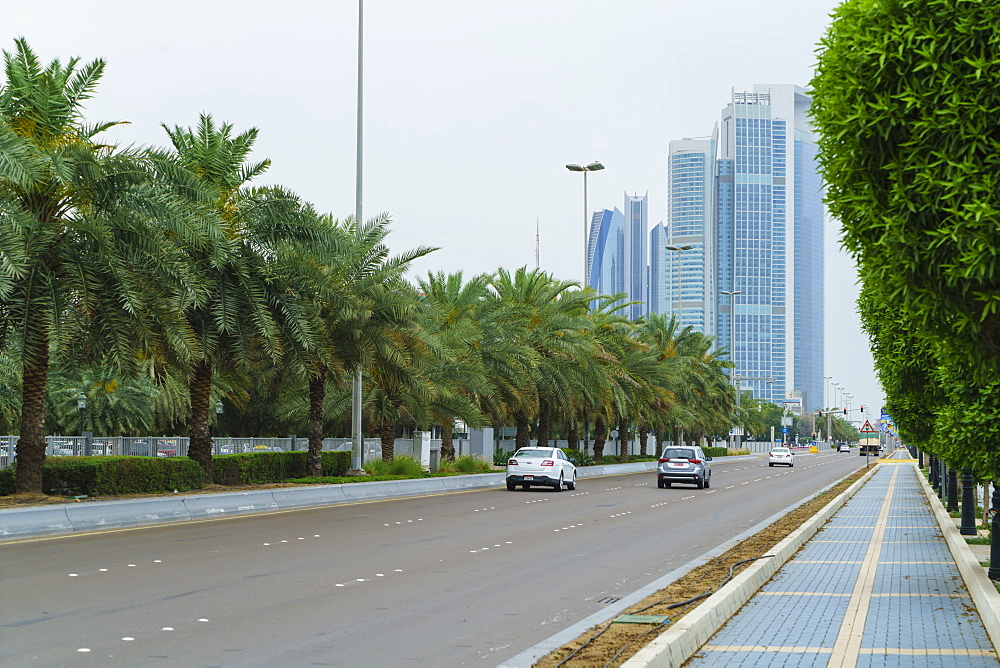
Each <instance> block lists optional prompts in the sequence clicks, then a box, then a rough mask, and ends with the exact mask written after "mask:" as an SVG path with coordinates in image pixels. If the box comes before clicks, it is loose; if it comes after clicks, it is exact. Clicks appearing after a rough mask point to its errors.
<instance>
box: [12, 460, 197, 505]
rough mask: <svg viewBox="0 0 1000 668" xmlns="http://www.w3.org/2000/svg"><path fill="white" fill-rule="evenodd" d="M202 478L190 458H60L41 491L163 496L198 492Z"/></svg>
mask: <svg viewBox="0 0 1000 668" xmlns="http://www.w3.org/2000/svg"><path fill="white" fill-rule="evenodd" d="M12 477H13V476H12V474H11V478H12ZM203 478H204V472H203V471H202V469H201V466H199V465H198V463H197V462H195V461H194V460H191V459H188V458H187V457H168V458H161V457H59V458H58V459H55V458H53V459H49V460H47V461H46V462H45V466H44V467H43V468H42V491H43V492H45V493H46V494H52V495H61V496H78V495H85V496H107V495H109V494H162V493H165V492H172V491H174V490H178V491H184V492H186V491H188V490H190V489H198V488H200V487H201V486H202V481H203ZM11 493H13V490H11Z"/></svg>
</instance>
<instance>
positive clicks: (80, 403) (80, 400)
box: [76, 392, 87, 411]
mask: <svg viewBox="0 0 1000 668" xmlns="http://www.w3.org/2000/svg"><path fill="white" fill-rule="evenodd" d="M76 407H77V408H79V409H80V410H81V411H82V410H83V409H84V408H86V407H87V395H85V394H84V393H83V392H81V393H80V394H78V395H76Z"/></svg>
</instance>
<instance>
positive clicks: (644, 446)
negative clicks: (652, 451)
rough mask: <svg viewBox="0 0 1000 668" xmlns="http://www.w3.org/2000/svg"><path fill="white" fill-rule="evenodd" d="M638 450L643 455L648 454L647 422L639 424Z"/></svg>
mask: <svg viewBox="0 0 1000 668" xmlns="http://www.w3.org/2000/svg"><path fill="white" fill-rule="evenodd" d="M639 452H640V453H641V454H642V456H643V457H648V456H649V424H648V423H643V424H641V425H639Z"/></svg>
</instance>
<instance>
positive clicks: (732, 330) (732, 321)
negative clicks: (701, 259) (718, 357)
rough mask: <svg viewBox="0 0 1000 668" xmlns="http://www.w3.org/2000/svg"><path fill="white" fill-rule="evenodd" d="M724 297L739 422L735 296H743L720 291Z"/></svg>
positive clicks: (733, 291) (734, 292) (734, 436)
mask: <svg viewBox="0 0 1000 668" xmlns="http://www.w3.org/2000/svg"><path fill="white" fill-rule="evenodd" d="M719 292H721V293H722V294H724V295H729V360H730V361H731V362H732V363H733V388H734V389H735V391H736V419H737V421H739V412H740V375H739V373H737V371H736V295H739V294H743V291H742V290H720V291H719ZM739 427H740V425H736V429H734V432H739ZM738 438H739V434H738V433H734V434H733V444H734V445H735V446H736V447H739V441H738Z"/></svg>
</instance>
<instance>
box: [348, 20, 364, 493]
mask: <svg viewBox="0 0 1000 668" xmlns="http://www.w3.org/2000/svg"><path fill="white" fill-rule="evenodd" d="M364 9H365V6H364V0H358V120H357V129H358V141H357V156H356V157H357V159H356V163H355V172H354V174H355V179H354V196H355V202H354V228H355V230H356V232H357V234H359V235H360V233H361V225H362V222H361V221H362V218H361V174H362V170H361V167H362V161H361V156H362V150H361V138H362V120H363V118H364V114H363V108H364V96H363V94H362V93H363V91H364V52H365V49H364V34H365V31H364ZM351 441H352V443H351V471H350V472H351V473H353V474H355V475H361V474H362V473H363V469H362V465H363V462H362V460H361V457H362V453H361V360H360V359H359V360H358V366H357V367H356V368H355V369H354V386H353V388H352V392H351Z"/></svg>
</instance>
